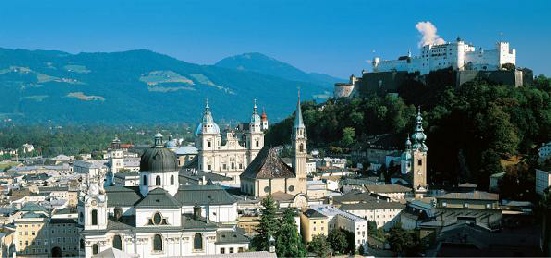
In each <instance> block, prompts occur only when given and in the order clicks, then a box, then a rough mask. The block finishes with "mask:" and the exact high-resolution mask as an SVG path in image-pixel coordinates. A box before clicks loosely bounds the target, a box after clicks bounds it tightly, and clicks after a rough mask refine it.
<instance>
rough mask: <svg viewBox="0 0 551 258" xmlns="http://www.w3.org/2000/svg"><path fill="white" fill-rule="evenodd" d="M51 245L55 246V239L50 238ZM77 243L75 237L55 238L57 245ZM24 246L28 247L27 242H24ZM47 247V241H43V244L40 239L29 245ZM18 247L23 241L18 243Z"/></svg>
mask: <svg viewBox="0 0 551 258" xmlns="http://www.w3.org/2000/svg"><path fill="white" fill-rule="evenodd" d="M50 240H51V242H50V243H51V244H55V243H56V238H51V239H50ZM76 242H77V238H76V237H58V238H57V243H76ZM24 243H25V245H24V246H28V245H29V241H28V240H27V241H25V242H24ZM42 244H44V245H48V240H44V242H42V240H40V239H35V240H34V241H32V242H31V245H32V246H35V245H42ZM19 245H20V246H23V241H19Z"/></svg>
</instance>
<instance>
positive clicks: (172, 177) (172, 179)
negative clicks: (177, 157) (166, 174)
mask: <svg viewBox="0 0 551 258" xmlns="http://www.w3.org/2000/svg"><path fill="white" fill-rule="evenodd" d="M170 184H171V185H174V175H172V176H170Z"/></svg>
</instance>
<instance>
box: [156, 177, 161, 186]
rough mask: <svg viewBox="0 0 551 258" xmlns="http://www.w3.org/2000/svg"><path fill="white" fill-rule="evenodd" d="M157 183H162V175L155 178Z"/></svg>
mask: <svg viewBox="0 0 551 258" xmlns="http://www.w3.org/2000/svg"><path fill="white" fill-rule="evenodd" d="M155 185H161V176H157V177H156V178H155Z"/></svg>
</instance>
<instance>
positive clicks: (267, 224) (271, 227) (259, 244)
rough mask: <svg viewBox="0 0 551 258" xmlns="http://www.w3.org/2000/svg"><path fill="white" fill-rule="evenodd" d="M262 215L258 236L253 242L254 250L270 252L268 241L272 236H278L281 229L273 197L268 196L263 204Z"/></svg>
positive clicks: (257, 230)
mask: <svg viewBox="0 0 551 258" xmlns="http://www.w3.org/2000/svg"><path fill="white" fill-rule="evenodd" d="M261 205H262V214H261V215H260V223H259V224H258V226H257V228H256V233H257V234H256V236H254V238H253V239H252V241H251V245H252V247H253V249H256V250H258V251H268V248H269V244H268V240H269V239H270V236H272V237H274V238H275V236H276V232H277V230H278V229H279V224H280V223H279V220H277V219H276V210H277V208H276V202H275V201H274V199H273V198H272V196H271V195H268V196H267V197H265V198H264V199H262V202H261Z"/></svg>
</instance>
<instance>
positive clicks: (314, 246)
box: [308, 234, 331, 257]
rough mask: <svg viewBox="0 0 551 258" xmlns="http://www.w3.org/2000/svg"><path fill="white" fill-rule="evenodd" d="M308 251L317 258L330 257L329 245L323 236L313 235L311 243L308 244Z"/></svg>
mask: <svg viewBox="0 0 551 258" xmlns="http://www.w3.org/2000/svg"><path fill="white" fill-rule="evenodd" d="M308 251H309V252H312V253H315V254H316V256H318V257H329V256H330V255H331V245H330V244H329V242H328V241H327V236H326V235H324V234H318V235H314V236H313V237H312V241H310V243H308Z"/></svg>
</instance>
